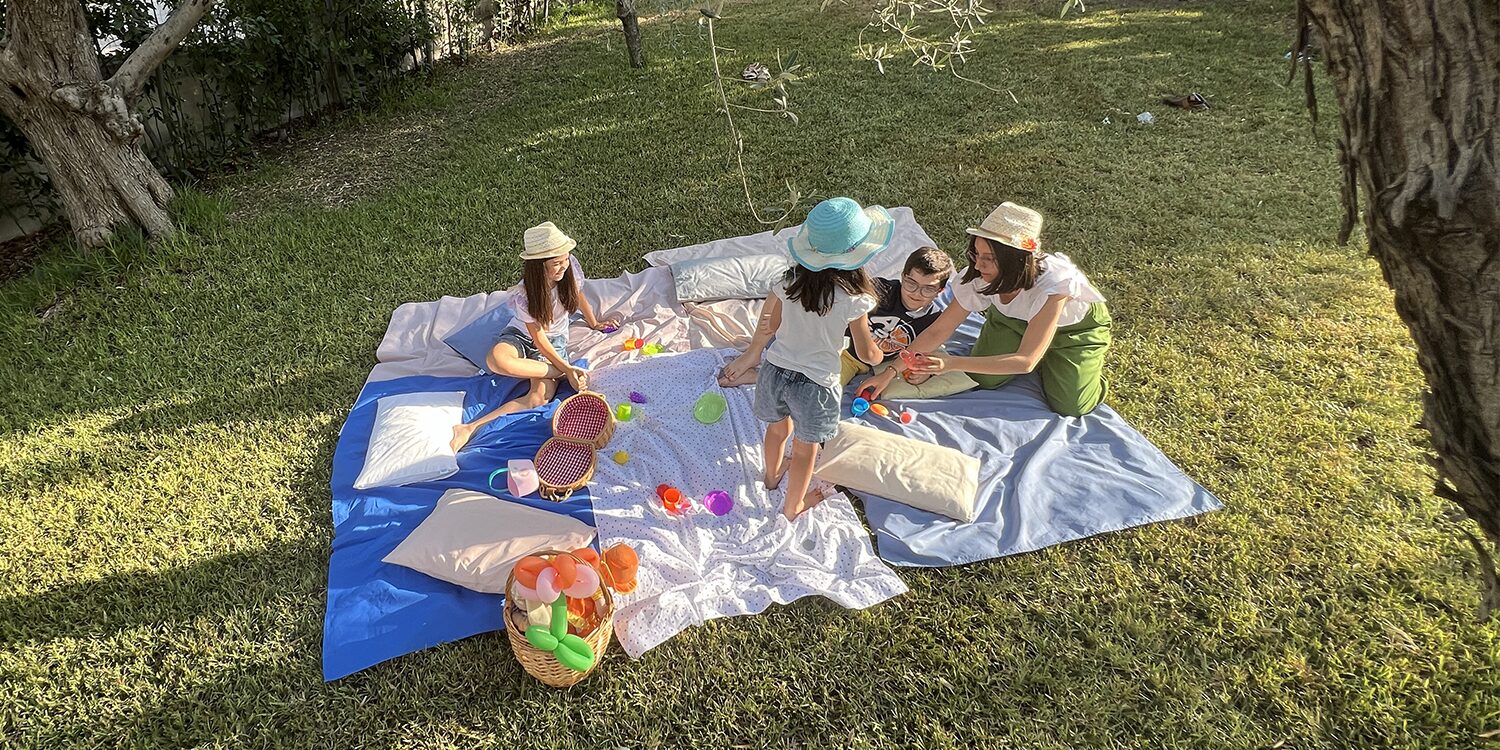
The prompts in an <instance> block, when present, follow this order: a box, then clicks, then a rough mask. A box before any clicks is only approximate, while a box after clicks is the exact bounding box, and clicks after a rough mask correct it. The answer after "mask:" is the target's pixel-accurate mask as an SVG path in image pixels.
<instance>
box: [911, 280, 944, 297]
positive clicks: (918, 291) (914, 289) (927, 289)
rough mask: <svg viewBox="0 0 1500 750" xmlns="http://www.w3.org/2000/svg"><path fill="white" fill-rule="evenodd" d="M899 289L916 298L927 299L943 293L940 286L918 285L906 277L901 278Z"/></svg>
mask: <svg viewBox="0 0 1500 750" xmlns="http://www.w3.org/2000/svg"><path fill="white" fill-rule="evenodd" d="M901 288H902V289H904V290H906V291H907V292H908V293H911V294H915V295H917V296H918V297H927V298H929V299H930V298H932V297H936V296H938V293H939V292H942V291H943V287H942V285H941V284H918V283H917V282H915V281H912V280H911V279H910V278H908V277H906V276H902V277H901Z"/></svg>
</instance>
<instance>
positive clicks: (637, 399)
mask: <svg viewBox="0 0 1500 750" xmlns="http://www.w3.org/2000/svg"><path fill="white" fill-rule="evenodd" d="M630 403H632V404H644V403H646V394H644V393H641V392H640V391H631V392H630Z"/></svg>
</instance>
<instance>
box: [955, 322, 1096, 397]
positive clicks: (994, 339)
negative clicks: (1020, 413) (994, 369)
mask: <svg viewBox="0 0 1500 750" xmlns="http://www.w3.org/2000/svg"><path fill="white" fill-rule="evenodd" d="M984 318H985V321H984V327H983V328H981V329H980V330H979V340H978V341H976V342H974V350H973V351H972V352H971V353H970V356H974V357H992V356H995V355H998V354H1015V353H1016V352H1017V351H1019V350H1020V348H1021V337H1022V336H1024V335H1026V323H1027V322H1026V321H1024V320H1017V319H1016V318H1012V317H1010V316H1008V315H1005V314H1004V313H1002V312H1000V311H999V310H997V309H995V306H994V305H991V306H990V307H989V309H987V310H985V311H984ZM1110 326H1111V321H1110V318H1109V308H1107V307H1105V306H1104V303H1103V302H1095V303H1093V304H1092V305H1090V306H1089V312H1088V314H1087V315H1085V316H1083V320H1080V321H1078V322H1077V323H1074V324H1072V325H1068V326H1059V327H1058V329H1057V333H1056V334H1054V335H1053V337H1052V345H1051V346H1049V347H1047V353H1046V354H1043V355H1042V360H1041V361H1040V362H1038V363H1037V366H1036V369H1037V373H1038V374H1039V375H1041V377H1042V393H1043V394H1044V395H1045V396H1046V397H1047V405H1048V406H1050V407H1052V410H1053V411H1056V412H1057V413H1059V414H1062V415H1064V416H1069V417H1077V416H1082V415H1084V414H1087V413H1089V412H1091V411H1093V410H1094V407H1096V406H1098V405H1099V404H1100V402H1102V401H1104V396H1105V394H1106V393H1108V391H1109V383H1107V382H1105V380H1104V352H1105V350H1107V349H1109V342H1110V335H1109V329H1110ZM969 377H971V378H973V379H974V381H975V382H977V383H979V386H980V387H981V388H998V387H1000V386H1001V385H1003V384H1004V383H1006V382H1007V381H1009V380H1010V379H1011V378H1013V377H1015V376H1014V375H978V374H974V373H970V374H969Z"/></svg>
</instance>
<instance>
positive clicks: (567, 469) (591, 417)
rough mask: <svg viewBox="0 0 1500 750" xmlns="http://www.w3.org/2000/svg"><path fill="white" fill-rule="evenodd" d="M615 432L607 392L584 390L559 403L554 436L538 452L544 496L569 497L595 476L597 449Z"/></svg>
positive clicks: (540, 484)
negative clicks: (605, 395) (605, 393)
mask: <svg viewBox="0 0 1500 750" xmlns="http://www.w3.org/2000/svg"><path fill="white" fill-rule="evenodd" d="M614 433H615V415H614V414H613V413H611V412H610V410H609V402H607V401H605V400H604V396H602V395H600V394H598V393H595V392H593V391H583V392H581V393H578V394H577V395H574V396H570V397H568V398H567V399H566V400H564V401H563V402H562V403H561V404H559V405H558V407H557V411H556V412H554V413H553V415H552V435H553V436H552V437H550V438H548V439H547V442H545V443H542V447H541V449H540V450H538V451H537V452H536V460H535V461H534V463H535V464H536V478H537V484H538V485H539V486H540V488H541V494H542V497H544V498H547V499H548V500H557V501H560V500H566V499H568V497H569V496H571V495H572V494H573V493H574V492H577V491H578V490H580V489H582V488H583V486H584V485H586V484H588V483H589V481H590V480H592V479H593V478H594V467H595V464H596V462H597V460H598V456H597V455H596V451H598V450H599V449H600V448H603V447H604V446H605V445H606V444H608V443H609V439H610V438H611V437H612V436H613V435H614Z"/></svg>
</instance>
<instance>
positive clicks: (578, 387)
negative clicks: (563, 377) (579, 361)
mask: <svg viewBox="0 0 1500 750" xmlns="http://www.w3.org/2000/svg"><path fill="white" fill-rule="evenodd" d="M566 374H567V376H568V383H569V384H571V385H572V386H573V390H575V391H579V392H582V391H586V390H588V387H589V371H588V370H585V369H583V368H582V367H569V368H568V371H567V373H566Z"/></svg>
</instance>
